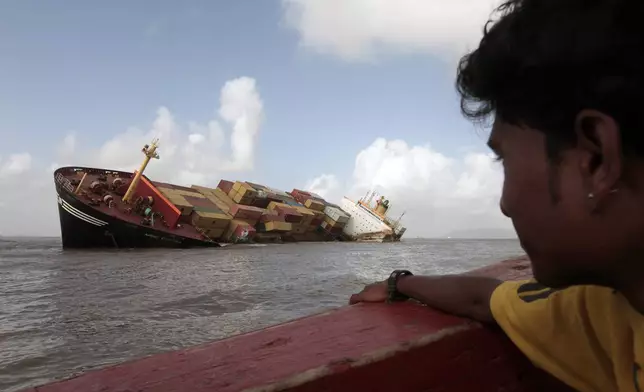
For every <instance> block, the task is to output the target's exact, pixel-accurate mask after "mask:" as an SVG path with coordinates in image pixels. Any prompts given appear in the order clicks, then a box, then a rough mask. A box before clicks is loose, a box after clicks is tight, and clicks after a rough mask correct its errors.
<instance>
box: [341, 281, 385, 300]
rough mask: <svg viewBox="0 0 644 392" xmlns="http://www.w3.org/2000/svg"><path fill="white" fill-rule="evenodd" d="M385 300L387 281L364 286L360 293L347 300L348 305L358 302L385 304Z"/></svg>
mask: <svg viewBox="0 0 644 392" xmlns="http://www.w3.org/2000/svg"><path fill="white" fill-rule="evenodd" d="M386 300H387V281H386V280H385V281H382V282H376V283H371V284H368V285H366V286H365V287H364V288H363V289H362V291H361V292H359V293H358V294H353V295H352V296H351V298H349V304H350V305H353V304H357V303H358V302H385V301H386Z"/></svg>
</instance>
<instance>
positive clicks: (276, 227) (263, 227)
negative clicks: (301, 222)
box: [257, 221, 293, 233]
mask: <svg viewBox="0 0 644 392" xmlns="http://www.w3.org/2000/svg"><path fill="white" fill-rule="evenodd" d="M291 230H293V224H292V223H289V222H275V221H273V222H260V223H258V224H257V231H262V232H272V231H277V232H284V233H286V232H289V231H291Z"/></svg>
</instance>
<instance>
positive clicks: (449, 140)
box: [0, 0, 486, 202]
mask: <svg viewBox="0 0 644 392" xmlns="http://www.w3.org/2000/svg"><path fill="white" fill-rule="evenodd" d="M408 2H409V1H407V3H408ZM287 3H289V1H284V2H280V1H269V0H266V1H228V2H224V1H209V2H208V1H192V2H190V3H183V2H176V1H175V2H170V1H139V2H127V3H125V2H116V3H115V2H104V3H96V2H92V3H88V2H83V1H66V2H64V3H54V2H36V1H20V2H3V3H2V4H0V53H2V56H0V136H1V137H2V140H3V143H2V144H0V156H2V157H5V159H6V157H8V156H10V155H11V154H15V153H21V152H27V153H29V154H30V155H31V157H32V164H31V168H30V170H46V168H47V167H48V166H49V165H50V164H51V163H52V162H56V161H57V158H56V146H58V145H59V144H60V143H61V142H62V140H63V138H64V137H65V136H66V135H67V134H68V133H70V132H73V133H74V135H75V138H76V145H77V146H82V148H83V149H98V148H100V147H101V146H102V145H103V144H104V143H105V142H107V141H108V140H110V139H111V138H112V137H114V135H117V134H120V133H123V132H125V131H126V129H128V127H131V126H136V127H140V128H142V129H147V128H149V126H150V124H151V123H152V122H153V121H154V119H155V116H156V111H157V109H158V108H159V107H160V106H164V107H167V108H168V109H169V110H170V111H171V112H172V115H173V116H174V118H175V120H176V121H177V122H178V123H184V124H185V123H188V122H190V121H196V122H200V123H206V122H208V121H209V120H211V119H213V118H215V119H218V117H217V110H218V108H219V97H220V92H221V91H220V90H221V89H222V86H223V85H224V83H225V82H226V81H228V80H232V79H235V78H238V77H242V76H246V77H250V78H253V79H254V80H255V81H256V88H257V91H258V94H259V95H260V96H261V100H262V102H263V116H264V117H263V121H262V125H261V128H260V131H259V134H258V136H257V140H256V148H255V150H254V151H255V152H254V153H255V163H254V168H253V169H252V170H248V171H244V172H242V173H231V174H228V173H221V176H220V177H229V178H240V179H253V180H256V181H263V182H265V183H269V184H274V185H275V186H277V187H283V188H289V187H295V186H299V187H302V186H305V184H306V183H307V182H310V181H311V180H312V179H314V178H315V177H316V176H318V175H320V174H324V173H327V174H332V175H333V176H334V177H335V178H336V179H337V180H338V182H339V184H341V185H340V186H339V187H340V188H341V189H338V190H337V192H340V193H342V192H345V193H346V192H347V191H348V190H347V189H346V188H350V187H351V185H352V181H355V179H353V173H354V165H355V162H356V155H357V154H358V153H359V152H360V151H361V150H363V149H365V148H367V147H368V146H369V145H371V144H372V143H373V142H374V140H375V139H376V138H378V137H380V138H384V139H386V140H393V139H401V140H404V141H405V142H406V143H407V144H408V145H409V147H410V148H411V146H426V145H427V144H428V143H429V145H430V146H431V150H432V151H434V152H437V153H440V154H442V155H444V156H446V157H454V158H455V159H457V160H459V159H461V158H462V157H463V155H464V154H465V152H466V151H472V150H474V151H477V152H482V153H485V152H486V149H485V146H484V141H485V138H484V136H482V135H481V134H480V132H477V130H476V129H475V128H474V127H473V126H472V125H471V124H470V123H469V122H467V121H466V120H465V119H463V118H462V117H461V115H460V112H459V107H458V97H457V96H456V93H455V90H454V72H455V71H454V70H455V61H454V59H455V58H454V57H450V56H445V55H444V52H443V51H441V50H434V49H435V48H434V47H432V46H431V45H429V46H423V45H416V43H415V42H412V43H411V44H410V45H408V46H405V42H403V43H402V44H400V42H399V41H396V40H393V41H392V40H387V39H386V37H385V38H382V36H383V34H385V33H382V32H377V33H376V35H377V37H375V38H374V39H375V40H376V41H378V42H376V44H378V45H379V47H378V49H377V50H376V53H377V54H376V56H371V57H369V56H367V57H369V58H366V59H355V58H352V59H347V58H346V56H343V55H342V53H340V55H334V54H333V53H332V50H331V51H329V50H328V48H326V49H325V48H323V49H322V50H317V49H316V48H315V43H313V44H311V42H310V40H309V41H307V38H306V32H305V31H304V30H303V29H305V28H306V27H303V24H300V25H299V26H294V25H293V23H290V24H289V22H288V21H287V20H286V18H285V9H284V6H285V4H286V5H287ZM292 3H294V4H295V5H296V6H297V3H300V1H293V2H292ZM367 3H368V2H367ZM403 3H404V2H403ZM336 4H339V3H337V2H336ZM291 5H293V4H291ZM390 6H391V5H390ZM307 12H308V11H307ZM311 12H317V11H316V9H312V11H311ZM339 12H342V11H339ZM345 12H348V13H349V14H348V15H349V16H351V10H348V11H345ZM361 22H364V20H357V21H356V23H355V24H352V25H358V23H361ZM428 22H431V21H428ZM303 23H304V22H303ZM403 23H404V21H403ZM472 24H474V23H472ZM394 27H395V26H394ZM476 28H478V27H476ZM429 33H432V32H431V31H429ZM455 40H457V39H456V38H455ZM430 41H431V39H430ZM443 43H445V44H449V43H450V38H449V37H447V38H445V39H444V42H443ZM396 45H399V46H400V47H401V48H402V50H397V48H396ZM447 46H449V45H447ZM392 48H393V49H392ZM218 120H219V119H218ZM162 143H163V140H162ZM139 148H140V146H132V149H134V150H136V151H138V150H139ZM161 151H162V152H161V154H162V158H163V149H162V150H161ZM1 163H2V161H0V164H1ZM461 174H462V173H460V172H458V173H456V174H455V175H456V176H459V175H461ZM0 181H2V179H1V178H0ZM383 186H385V188H386V184H384V185H383ZM0 202H1V201H0Z"/></svg>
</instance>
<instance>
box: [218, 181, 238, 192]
mask: <svg viewBox="0 0 644 392" xmlns="http://www.w3.org/2000/svg"><path fill="white" fill-rule="evenodd" d="M233 185H235V183H234V182H233V181H227V180H221V181H219V184H218V185H217V189H221V190H222V191H223V192H224V193H225V194H229V193H230V190H231V189H233Z"/></svg>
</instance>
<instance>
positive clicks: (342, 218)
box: [324, 207, 349, 223]
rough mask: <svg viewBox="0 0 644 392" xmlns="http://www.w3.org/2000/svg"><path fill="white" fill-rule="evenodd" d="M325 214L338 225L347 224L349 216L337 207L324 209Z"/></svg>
mask: <svg viewBox="0 0 644 392" xmlns="http://www.w3.org/2000/svg"><path fill="white" fill-rule="evenodd" d="M324 214H326V216H328V217H329V218H331V219H332V220H334V221H336V222H338V223H347V222H348V221H349V215H348V214H347V213H345V212H344V211H342V210H340V209H338V208H335V207H324Z"/></svg>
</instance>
